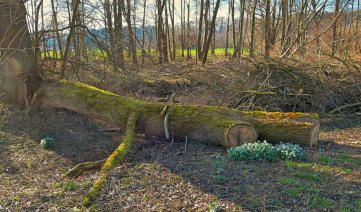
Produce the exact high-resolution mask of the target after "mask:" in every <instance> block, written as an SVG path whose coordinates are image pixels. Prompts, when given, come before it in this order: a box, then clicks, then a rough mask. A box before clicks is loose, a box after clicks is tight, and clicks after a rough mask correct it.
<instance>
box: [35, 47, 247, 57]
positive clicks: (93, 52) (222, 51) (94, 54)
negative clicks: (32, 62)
mask: <svg viewBox="0 0 361 212" xmlns="http://www.w3.org/2000/svg"><path fill="white" fill-rule="evenodd" d="M150 52H151V55H155V53H156V50H155V49H151V50H150ZM211 52H212V50H209V51H208V53H209V54H211ZM233 52H234V49H233V48H228V53H229V54H233ZM147 53H148V50H147ZM225 53H226V49H225V48H217V49H215V51H214V54H215V55H224V54H225ZM248 53H249V49H248V48H244V49H243V54H248ZM87 54H88V56H89V57H94V58H97V57H107V53H106V52H105V51H102V50H99V49H97V50H88V51H87ZM127 54H128V52H127V51H124V55H127ZM184 54H185V55H187V50H186V49H185V50H184ZM72 55H75V52H74V51H72ZM137 55H138V56H141V55H142V50H140V49H138V50H137ZM181 55H182V50H181V49H177V50H176V56H177V57H180V56H181ZM191 55H192V56H195V55H196V49H191ZM41 57H42V58H44V57H49V58H57V59H60V58H61V56H60V52H59V51H57V52H54V51H47V52H46V53H45V52H42V53H41Z"/></svg>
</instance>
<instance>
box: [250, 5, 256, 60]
mask: <svg viewBox="0 0 361 212" xmlns="http://www.w3.org/2000/svg"><path fill="white" fill-rule="evenodd" d="M257 2H258V0H253V7H252V24H251V43H250V47H249V56H250V57H254V43H255V41H254V40H255V38H254V32H255V28H256V8H257Z"/></svg>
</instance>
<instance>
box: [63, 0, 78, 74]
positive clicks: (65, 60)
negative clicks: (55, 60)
mask: <svg viewBox="0 0 361 212" xmlns="http://www.w3.org/2000/svg"><path fill="white" fill-rule="evenodd" d="M79 3H80V0H75V4H74V10H73V16H72V18H71V22H70V30H69V34H68V37H67V38H66V45H65V51H64V57H63V64H62V66H61V72H60V77H61V78H64V77H65V69H66V65H67V63H68V60H69V51H70V48H71V46H70V44H71V40H72V37H73V34H74V25H75V21H76V14H77V13H78V7H79Z"/></svg>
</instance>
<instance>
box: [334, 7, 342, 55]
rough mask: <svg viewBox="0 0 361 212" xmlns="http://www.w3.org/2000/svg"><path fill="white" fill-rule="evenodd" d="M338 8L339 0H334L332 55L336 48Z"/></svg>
mask: <svg viewBox="0 0 361 212" xmlns="http://www.w3.org/2000/svg"><path fill="white" fill-rule="evenodd" d="M339 9H340V0H335V11H334V13H335V23H334V25H333V27H332V55H334V54H335V53H336V49H337V39H338V37H337V27H338V18H337V17H338V13H339V12H340V11H339Z"/></svg>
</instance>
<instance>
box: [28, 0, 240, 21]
mask: <svg viewBox="0 0 361 212" xmlns="http://www.w3.org/2000/svg"><path fill="white" fill-rule="evenodd" d="M32 1H37V2H39V0H32ZM32 1H27V3H26V6H27V8H28V13H29V14H31V11H32V7H31V2H32ZM54 1H55V2H63V4H62V5H60V3H59V7H63V8H66V5H65V3H64V2H65V0H64V1H57V0H54ZM110 1H111V0H110ZM136 1H137V5H138V6H137V17H138V18H137V22H138V24H140V23H141V20H142V17H143V4H144V3H143V2H144V0H136ZM86 2H91V3H92V4H98V5H99V4H100V3H102V2H104V0H88V1H86ZM131 2H132V3H133V2H134V0H131ZM155 2H156V0H147V7H146V9H147V12H146V13H147V14H146V22H147V24H151V25H152V24H153V23H154V6H155ZM188 2H190V3H191V13H190V21H195V19H196V15H197V16H199V14H198V13H197V14H196V11H195V7H196V5H195V1H194V0H186V3H188ZM199 2H200V1H199V0H198V4H200V3H199ZM236 2H238V1H236ZM43 4H44V14H45V16H46V18H45V22H47V24H50V22H51V1H50V0H43ZM174 5H175V22H176V24H177V23H180V14H181V0H174ZM236 6H237V5H236ZM198 7H199V5H198ZM211 8H212V0H211ZM97 9H99V10H101V6H100V7H98V8H97ZM99 12H100V11H99ZM237 12H238V11H237ZM227 14H228V4H227V3H226V2H225V1H224V0H221V6H220V8H219V10H218V15H217V17H218V18H219V17H225V18H226V17H227ZM57 18H58V21H59V22H61V21H64V22H66V21H68V14H67V12H65V11H64V10H63V12H61V13H59V16H58V17H57ZM98 18H99V19H100V18H101V16H100V15H99V17H98ZM198 18H199V17H197V19H198Z"/></svg>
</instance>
